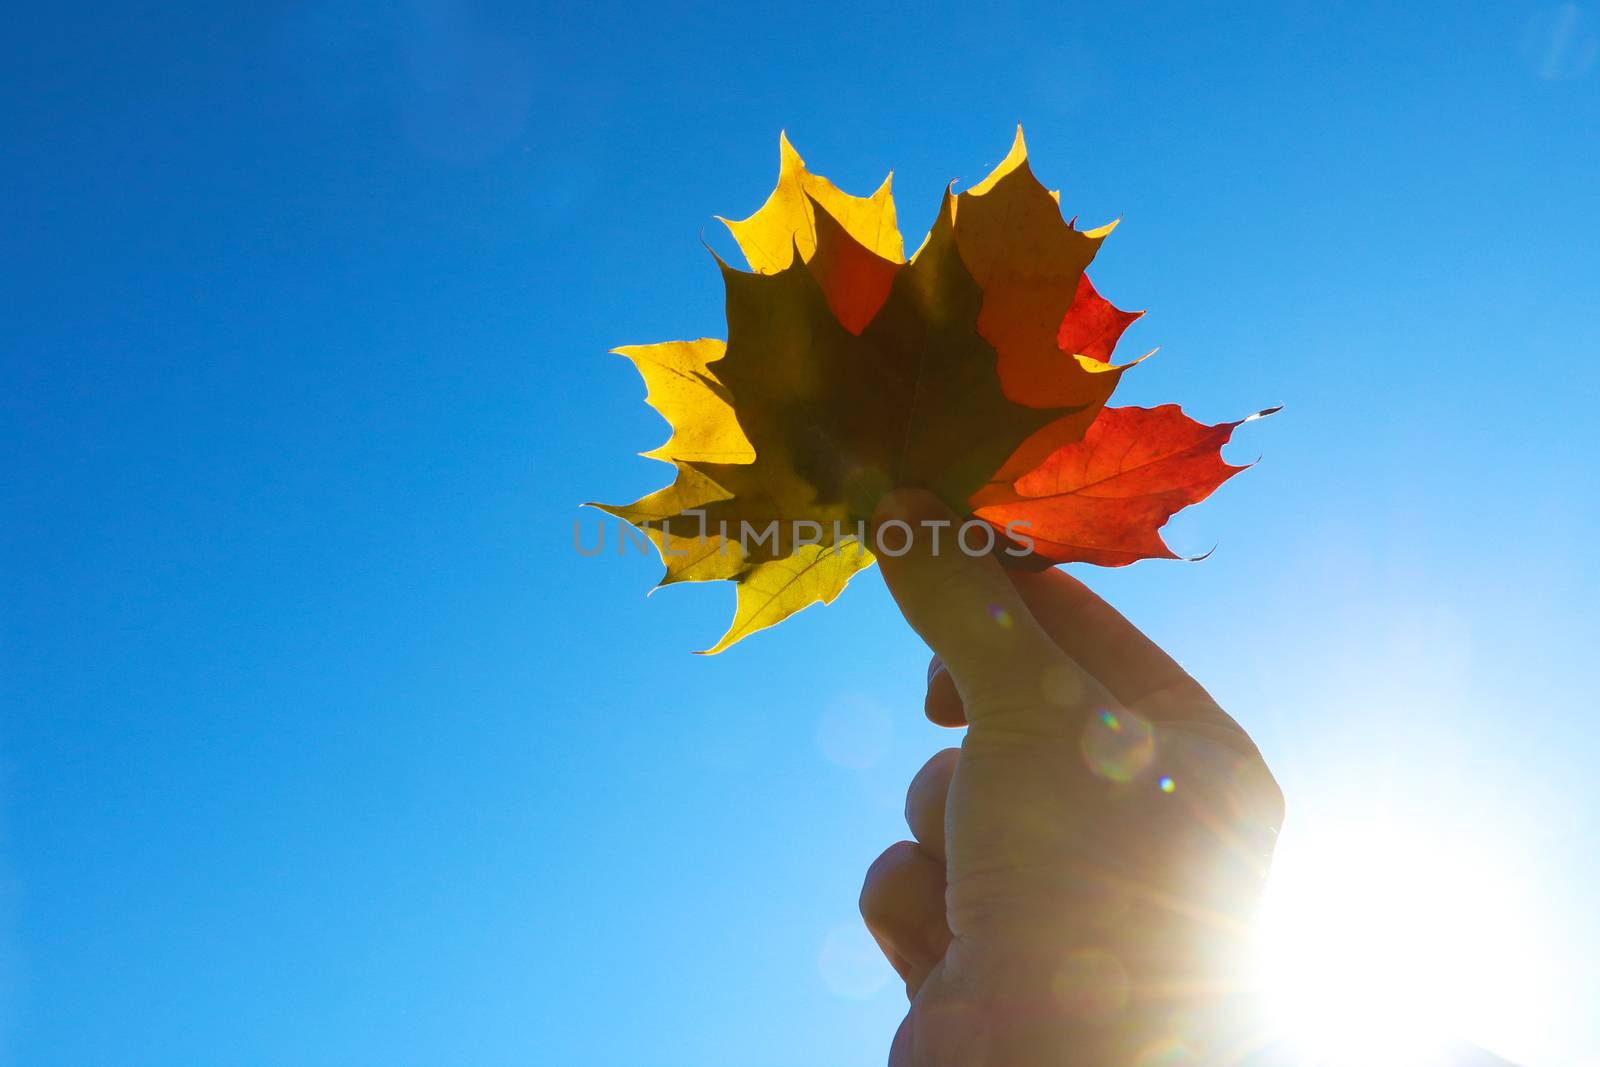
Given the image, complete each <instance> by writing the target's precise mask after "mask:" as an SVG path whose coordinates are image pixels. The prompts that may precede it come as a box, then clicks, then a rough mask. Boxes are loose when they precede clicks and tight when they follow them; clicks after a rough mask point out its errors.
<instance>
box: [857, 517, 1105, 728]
mask: <svg viewBox="0 0 1600 1067" xmlns="http://www.w3.org/2000/svg"><path fill="white" fill-rule="evenodd" d="M873 520H874V545H875V546H876V547H877V548H878V553H877V554H878V561H879V566H880V568H881V569H882V571H883V578H884V582H885V583H886V584H887V585H888V586H889V591H890V593H891V594H893V596H894V599H895V602H896V603H897V604H898V605H899V606H900V610H901V612H902V613H903V614H904V615H905V617H906V621H907V622H909V623H910V624H911V627H912V628H913V629H914V630H916V631H917V633H918V634H920V635H921V636H922V639H923V640H924V641H926V642H927V643H928V645H929V647H931V648H932V649H933V651H934V652H936V653H938V655H939V658H940V660H941V661H943V663H944V664H945V666H946V668H947V669H948V670H949V672H950V676H951V678H952V679H953V680H954V682H955V686H956V689H957V690H958V691H959V692H960V693H961V696H962V704H963V706H964V707H965V708H966V709H967V713H968V717H969V719H973V721H974V722H975V723H976V722H978V719H976V718H974V716H980V717H983V716H987V717H989V718H990V719H991V720H992V722H993V725H995V726H1004V727H1007V728H1010V729H1013V730H1016V731H1018V732H1029V733H1032V732H1038V731H1045V732H1049V733H1058V732H1059V731H1060V730H1061V729H1062V727H1063V726H1064V725H1067V726H1070V723H1067V722H1066V721H1065V717H1064V716H1063V715H1062V710H1063V706H1079V707H1081V706H1083V705H1084V704H1085V703H1087V702H1088V701H1087V700H1086V699H1085V697H1086V693H1087V691H1088V690H1090V689H1091V688H1092V689H1093V690H1095V691H1098V690H1099V686H1098V685H1097V684H1095V683H1093V681H1092V679H1090V678H1089V676H1088V675H1086V674H1085V673H1084V672H1083V671H1082V669H1081V668H1079V667H1078V665H1077V664H1076V663H1074V662H1073V661H1072V660H1071V659H1070V658H1069V657H1068V656H1066V655H1065V654H1064V653H1062V652H1061V650H1060V649H1059V648H1057V647H1056V645H1055V644H1054V643H1053V642H1052V641H1051V640H1050V638H1049V637H1048V636H1047V635H1046V634H1045V632H1044V631H1043V630H1042V629H1040V628H1039V624H1038V623H1037V622H1035V621H1034V618H1033V615H1032V614H1031V613H1030V612H1029V611H1028V609H1027V606H1026V604H1024V602H1023V600H1022V596H1021V594H1020V593H1018V592H1017V587H1016V586H1015V585H1013V584H1012V583H1011V580H1010V578H1008V577H1007V575H1006V572H1005V570H1004V569H1003V568H1002V567H1001V566H1000V564H999V562H998V561H996V560H995V559H994V557H992V556H989V555H982V556H972V555H968V554H967V553H965V552H963V551H960V549H959V547H958V543H957V540H956V537H955V533H954V531H955V527H956V520H955V518H954V516H952V515H951V513H950V511H949V509H948V508H946V507H945V506H944V504H943V503H942V502H941V501H940V500H939V498H938V497H936V496H934V495H933V494H932V493H929V492H926V491H924V490H920V489H897V490H895V491H893V492H891V493H889V494H888V495H887V496H885V497H884V499H883V500H882V501H881V502H880V503H879V505H878V509H877V511H876V512H875V514H874V516H873ZM897 549H898V551H896V550H897Z"/></svg>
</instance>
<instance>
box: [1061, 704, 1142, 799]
mask: <svg viewBox="0 0 1600 1067" xmlns="http://www.w3.org/2000/svg"><path fill="white" fill-rule="evenodd" d="M1079 748H1080V750H1081V751H1082V752H1083V759H1084V762H1085V763H1087V764H1088V765H1089V769H1090V770H1091V771H1093V772H1094V773H1095V774H1097V775H1099V776H1100V777H1101V778H1109V779H1110V780H1111V781H1113V782H1131V781H1133V779H1134V777H1135V776H1136V775H1138V774H1139V773H1140V772H1141V771H1143V770H1144V769H1145V768H1146V767H1148V766H1150V760H1151V759H1152V758H1153V757H1154V756H1155V748H1156V744H1155V730H1154V729H1152V728H1151V726H1150V722H1149V720H1148V719H1146V718H1145V717H1144V716H1142V715H1138V714H1135V713H1134V712H1131V711H1123V710H1120V709H1118V710H1111V709H1102V710H1101V711H1098V712H1095V713H1094V714H1093V715H1091V716H1090V717H1089V722H1088V723H1087V724H1086V725H1085V726H1084V728H1083V738H1082V741H1081V742H1080V744H1079Z"/></svg>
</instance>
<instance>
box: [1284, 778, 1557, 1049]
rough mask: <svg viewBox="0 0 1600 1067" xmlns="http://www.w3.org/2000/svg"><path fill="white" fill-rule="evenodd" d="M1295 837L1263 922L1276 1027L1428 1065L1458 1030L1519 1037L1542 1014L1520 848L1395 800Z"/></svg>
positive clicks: (1289, 1035)
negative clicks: (1402, 807) (1509, 852)
mask: <svg viewBox="0 0 1600 1067" xmlns="http://www.w3.org/2000/svg"><path fill="white" fill-rule="evenodd" d="M1306 821H1307V823H1308V825H1305V826H1303V827H1301V828H1298V829H1296V828H1294V827H1293V826H1292V825H1291V827H1290V828H1289V829H1288V830H1287V832H1286V833H1285V835H1284V839H1283V841H1282V842H1281V844H1280V847H1279V849H1278V853H1277V856H1276V859H1275V862H1274V867H1273V873H1272V876H1271V880H1270V881H1269V883H1268V889H1267V894H1266V899H1265V901H1264V903H1263V907H1262V914H1261V922H1260V961H1259V976H1260V983H1261V989H1262V999H1263V1002H1264V1003H1263V1007H1264V1009H1265V1011H1266V1015H1267V1020H1268V1026H1269V1027H1270V1028H1271V1029H1272V1030H1273V1031H1274V1035H1273V1036H1274V1037H1275V1038H1277V1039H1279V1040H1282V1041H1284V1042H1285V1043H1286V1044H1288V1045H1289V1047H1290V1048H1292V1049H1294V1050H1296V1051H1297V1052H1299V1053H1300V1054H1301V1055H1302V1057H1303V1060H1302V1062H1304V1063H1306V1064H1314V1065H1316V1067H1358V1065H1359V1067H1415V1065H1418V1064H1430V1063H1432V1062H1436V1061H1435V1060H1434V1057H1435V1056H1437V1055H1438V1054H1439V1053H1440V1051H1441V1050H1442V1049H1443V1048H1444V1047H1445V1046H1446V1045H1447V1044H1449V1043H1450V1042H1452V1041H1460V1040H1472V1041H1476V1042H1479V1043H1482V1044H1485V1045H1488V1046H1490V1047H1495V1046H1498V1047H1501V1048H1507V1047H1511V1046H1514V1045H1516V1044H1517V1043H1518V1042H1519V1041H1521V1040H1524V1039H1525V1038H1524V1037H1522V1036H1519V1035H1527V1034H1529V1033H1530V1032H1531V1031H1530V1028H1532V1027H1534V1026H1536V1025H1538V1019H1537V1015H1538V1010H1537V1006H1538V1004H1539V1002H1540V993H1539V990H1538V983H1539V982H1540V980H1541V979H1542V978H1543V976H1544V975H1546V974H1548V969H1547V968H1543V967H1540V966H1538V964H1539V962H1540V961H1538V960H1535V959H1532V958H1530V957H1531V955H1532V954H1533V952H1534V950H1533V948H1532V946H1533V945H1535V944H1537V943H1538V941H1539V940H1540V939H1539V938H1538V937H1534V936H1530V935H1531V934H1532V931H1531V930H1529V929H1528V928H1527V926H1528V919H1529V915H1528V911H1527V909H1526V908H1525V907H1524V902H1525V898H1526V891H1525V887H1524V885H1523V884H1522V882H1521V881H1520V880H1519V878H1518V877H1517V875H1516V873H1515V872H1516V870H1517V864H1516V863H1514V862H1512V859H1511V857H1509V856H1506V855H1498V854H1496V850H1495V849H1494V848H1493V847H1491V846H1492V842H1490V841H1486V840H1482V839H1474V838H1472V837H1471V836H1470V835H1466V834H1464V833H1463V832H1461V831H1460V830H1459V829H1458V830H1455V831H1453V832H1452V831H1450V830H1448V829H1445V828H1441V827H1437V826H1425V825H1417V824H1408V823H1407V821H1406V820H1405V819H1404V818H1399V817H1397V816H1396V814H1395V810H1394V809H1388V808H1382V807H1377V806H1374V807H1370V808H1368V809H1367V810H1365V811H1362V810H1359V809H1352V808H1345V809H1343V810H1340V811H1338V812H1337V814H1334V815H1331V816H1329V817H1325V818H1319V817H1317V815H1316V814H1315V813H1312V814H1311V815H1310V817H1309V818H1308V819H1307V820H1306Z"/></svg>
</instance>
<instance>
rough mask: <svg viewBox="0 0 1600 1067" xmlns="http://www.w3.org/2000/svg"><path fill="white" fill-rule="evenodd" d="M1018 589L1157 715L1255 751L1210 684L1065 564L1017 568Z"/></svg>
mask: <svg viewBox="0 0 1600 1067" xmlns="http://www.w3.org/2000/svg"><path fill="white" fill-rule="evenodd" d="M1015 581H1016V585H1017V590H1018V592H1020V593H1021V594H1022V599H1023V601H1024V602H1025V603H1026V604H1027V605H1028V609H1029V610H1030V611H1032V612H1033V614H1034V618H1036V619H1038V620H1039V625H1040V626H1041V627H1043V628H1044V630H1045V632H1046V633H1048V634H1050V636H1051V638H1052V639H1053V640H1054V641H1055V642H1056V643H1057V644H1058V645H1060V646H1061V648H1062V650H1063V651H1065V652H1066V653H1067V654H1068V655H1069V656H1071V657H1072V658H1073V659H1075V660H1077V661H1078V662H1079V663H1081V664H1082V665H1083V668H1084V669H1085V670H1087V671H1088V672H1089V673H1090V674H1092V675H1094V676H1095V678H1096V679H1098V680H1099V682H1100V684H1101V685H1103V686H1105V687H1106V689H1108V690H1110V692H1111V694H1112V695H1113V696H1115V697H1116V698H1117V700H1118V702H1119V703H1121V704H1122V706H1123V707H1126V708H1131V709H1133V710H1135V711H1137V712H1139V713H1140V714H1141V715H1143V716H1144V717H1145V718H1146V719H1148V720H1149V721H1150V722H1152V723H1164V724H1176V723H1183V724H1185V725H1187V726H1192V727H1194V728H1195V729H1196V730H1197V731H1199V732H1200V733H1203V734H1205V735H1206V736H1209V737H1211V738H1213V739H1214V740H1219V741H1222V742H1224V743H1226V744H1229V745H1231V746H1233V747H1235V748H1242V749H1246V750H1248V751H1250V752H1254V751H1255V746H1254V744H1253V743H1252V742H1251V741H1250V740H1249V738H1248V735H1246V733H1245V732H1244V729H1243V727H1241V726H1240V725H1239V724H1238V723H1237V722H1235V721H1234V720H1233V717H1232V716H1230V715H1229V714H1228V713H1227V712H1225V711H1223V710H1222V708H1221V707H1220V706H1218V704H1217V702H1216V701H1215V700H1214V699H1213V698H1212V696H1211V694H1210V693H1208V692H1206V690H1205V687H1204V686H1202V685H1201V684H1200V683H1199V682H1197V681H1195V680H1194V679H1193V678H1192V677H1190V675H1189V672H1188V671H1186V670H1184V669H1183V668H1182V667H1181V666H1180V665H1179V664H1178V662H1177V661H1176V660H1174V659H1173V658H1172V657H1171V656H1169V655H1167V653H1166V652H1165V651H1163V650H1162V648H1161V646H1160V645H1158V644H1156V643H1155V642H1154V641H1152V640H1150V638H1148V637H1146V636H1145V635H1144V632H1143V631H1141V630H1140V629H1139V628H1138V627H1137V626H1135V625H1134V624H1133V623H1131V622H1129V621H1128V620H1127V618H1126V617H1124V616H1123V614H1122V613H1121V612H1120V611H1118V610H1117V609H1116V608H1114V607H1112V606H1111V605H1110V604H1108V603H1106V602H1105V601H1104V600H1102V599H1100V597H1098V596H1097V595H1095V593H1094V591H1093V590H1091V589H1090V588H1089V587H1088V586H1086V585H1084V584H1083V583H1082V582H1080V581H1079V580H1078V579H1076V578H1074V577H1073V576H1072V575H1070V574H1068V573H1066V572H1065V571H1059V570H1050V571H1043V572H1040V573H1035V574H1027V573H1022V574H1018V575H1016V576H1015Z"/></svg>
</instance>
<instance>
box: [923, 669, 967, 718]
mask: <svg viewBox="0 0 1600 1067" xmlns="http://www.w3.org/2000/svg"><path fill="white" fill-rule="evenodd" d="M922 713H923V714H924V715H926V716H927V717H928V721H930V722H932V723H933V724H934V725H935V726H965V725H967V712H966V709H964V708H963V707H962V706H961V694H960V693H958V692H956V683H955V679H953V678H951V677H950V672H949V671H947V670H945V669H944V661H943V660H941V659H940V658H939V657H938V656H937V655H935V656H934V657H933V659H932V660H930V661H929V663H928V695H927V696H925V697H924V698H923V700H922Z"/></svg>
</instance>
